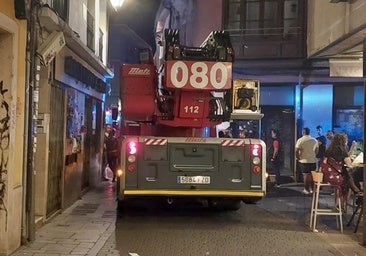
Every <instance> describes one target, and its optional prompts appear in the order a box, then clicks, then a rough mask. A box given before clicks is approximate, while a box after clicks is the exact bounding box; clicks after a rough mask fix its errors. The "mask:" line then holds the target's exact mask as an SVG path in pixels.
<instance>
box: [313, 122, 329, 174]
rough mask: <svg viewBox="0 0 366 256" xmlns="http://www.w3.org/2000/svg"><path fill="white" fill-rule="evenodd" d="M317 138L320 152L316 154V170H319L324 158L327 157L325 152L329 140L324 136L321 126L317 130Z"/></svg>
mask: <svg viewBox="0 0 366 256" xmlns="http://www.w3.org/2000/svg"><path fill="white" fill-rule="evenodd" d="M315 131H316V134H317V137H316V140H317V141H318V145H319V150H318V153H317V154H316V158H317V162H316V169H318V168H319V165H320V162H321V161H322V159H323V157H324V156H325V150H326V149H327V138H325V136H324V135H323V134H322V133H323V128H322V126H321V125H318V126H317V127H316V128H315Z"/></svg>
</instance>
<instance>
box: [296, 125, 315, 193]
mask: <svg viewBox="0 0 366 256" xmlns="http://www.w3.org/2000/svg"><path fill="white" fill-rule="evenodd" d="M318 150H319V145H318V142H317V140H316V139H315V138H313V137H311V136H310V129H309V128H308V127H305V128H304V129H303V130H302V137H301V138H299V139H298V140H297V142H296V145H295V155H296V159H297V160H298V161H299V165H298V167H299V169H300V171H301V172H302V174H303V177H304V190H303V191H302V193H303V194H305V195H308V194H311V193H312V192H313V189H312V187H313V178H312V176H311V172H312V171H315V170H316V160H317V159H316V154H317V153H318Z"/></svg>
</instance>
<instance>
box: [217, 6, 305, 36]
mask: <svg viewBox="0 0 366 256" xmlns="http://www.w3.org/2000/svg"><path fill="white" fill-rule="evenodd" d="M225 10H226V13H225V14H224V20H225V21H224V27H225V29H227V30H231V31H234V32H235V31H236V32H240V33H241V34H245V35H253V36H255V35H265V36H285V35H287V34H290V33H292V34H294V33H296V32H298V30H297V29H298V15H299V14H298V0H226V2H225Z"/></svg>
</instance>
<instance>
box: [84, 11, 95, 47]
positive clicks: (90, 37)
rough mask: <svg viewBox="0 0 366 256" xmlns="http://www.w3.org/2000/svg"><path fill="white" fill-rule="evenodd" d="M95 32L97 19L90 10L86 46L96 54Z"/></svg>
mask: <svg viewBox="0 0 366 256" xmlns="http://www.w3.org/2000/svg"><path fill="white" fill-rule="evenodd" d="M94 30H95V19H94V17H93V15H92V14H91V12H90V11H89V10H88V14H87V28H86V45H87V46H88V48H89V49H90V50H92V51H93V52H94V50H95V48H94V47H95V46H94V34H95V33H94Z"/></svg>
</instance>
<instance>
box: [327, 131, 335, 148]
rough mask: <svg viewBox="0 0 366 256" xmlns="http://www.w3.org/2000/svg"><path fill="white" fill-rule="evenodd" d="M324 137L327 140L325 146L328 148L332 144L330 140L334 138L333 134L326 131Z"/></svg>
mask: <svg viewBox="0 0 366 256" xmlns="http://www.w3.org/2000/svg"><path fill="white" fill-rule="evenodd" d="M325 137H326V138H327V145H326V147H327V148H328V146H329V145H330V143H331V142H332V139H333V137H334V132H333V131H331V130H328V131H327V132H326V133H325Z"/></svg>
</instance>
